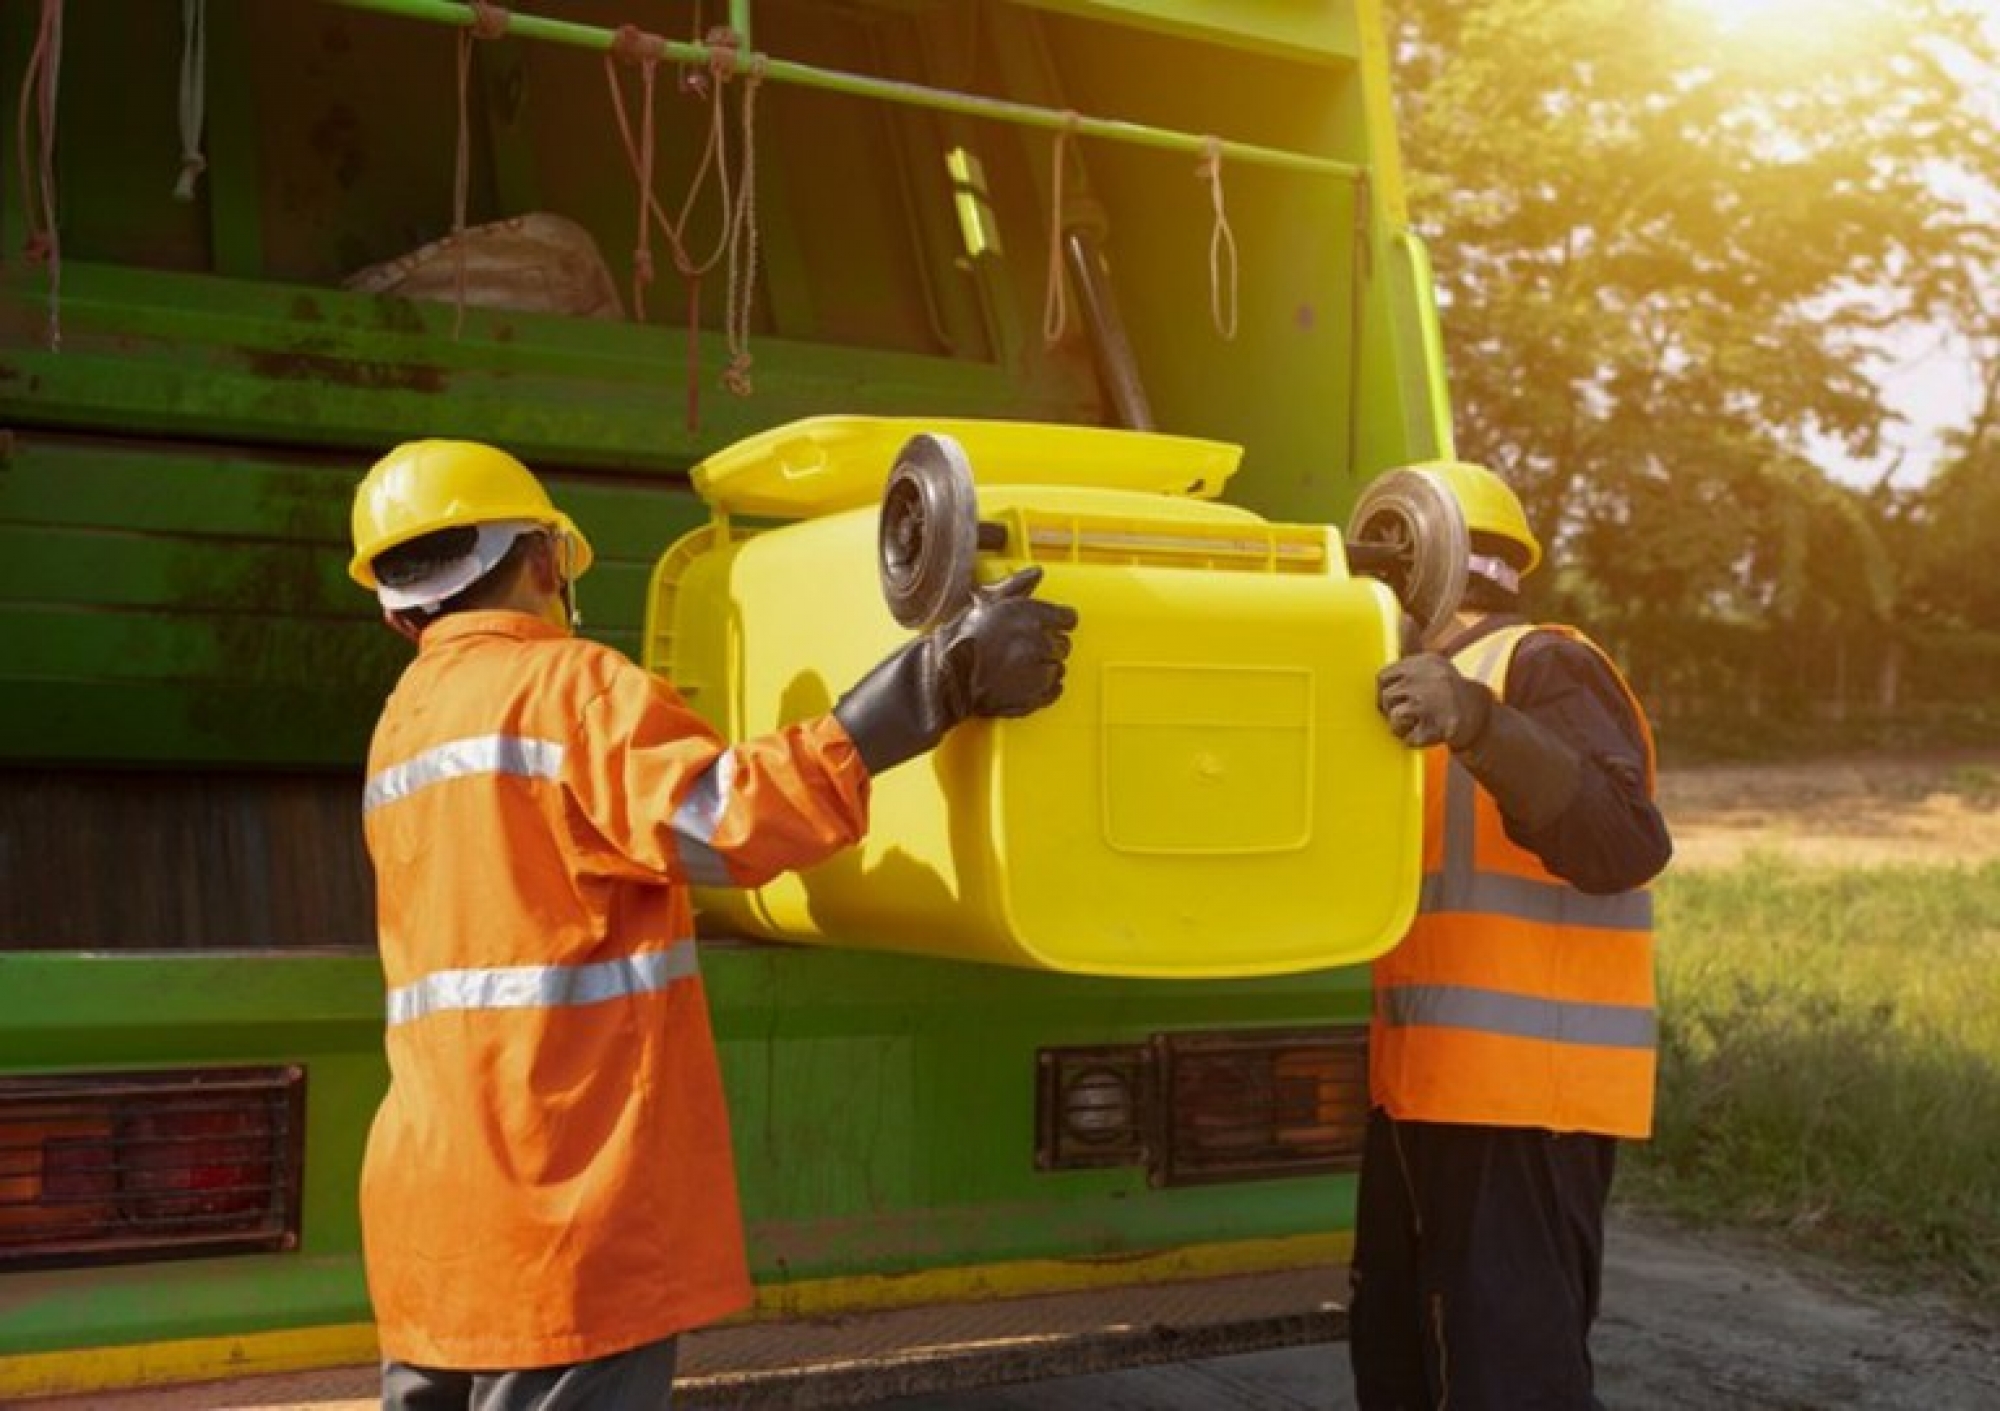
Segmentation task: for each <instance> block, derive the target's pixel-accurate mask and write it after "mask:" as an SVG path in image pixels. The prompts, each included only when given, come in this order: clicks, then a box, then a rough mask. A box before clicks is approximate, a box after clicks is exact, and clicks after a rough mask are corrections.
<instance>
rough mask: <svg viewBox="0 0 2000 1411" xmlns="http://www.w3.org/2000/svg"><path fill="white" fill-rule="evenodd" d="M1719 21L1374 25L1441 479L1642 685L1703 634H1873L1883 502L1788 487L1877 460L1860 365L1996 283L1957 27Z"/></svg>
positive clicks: (1850, 3) (1983, 67) (1991, 143)
mask: <svg viewBox="0 0 2000 1411" xmlns="http://www.w3.org/2000/svg"><path fill="white" fill-rule="evenodd" d="M1722 8H1723V7H1720V6H1717V5H1713V4H1709V5H1704V4H1699V3H1695V0H1483V3H1468V0H1399V3H1395V4H1394V7H1393V11H1392V35H1393V40H1394V44H1395V51H1396V56H1397V62H1398V66H1399V70H1400V74H1399V77H1400V80H1401V82H1400V84H1399V89H1400V91H1401V93H1402V94H1403V110H1402V113H1401V126H1402V131H1403V142H1404V147H1405V151H1406V154H1407V164H1408V166H1409V167H1410V170H1411V181H1410V204H1411V209H1412V214H1413V217H1414V219H1415V220H1416V223H1417V224H1418V227H1419V228H1420V230H1422V231H1423V232H1424V233H1425V234H1426V236H1427V238H1428V239H1429V241H1430V243H1431V245H1432V248H1433V256H1434V260H1433V263H1434V266H1435V268H1436V270H1437V274H1438V281H1439V299H1440V307H1441V313H1442V320H1443V324H1444V335H1445V347H1446V356H1447V364H1448V367H1449V370H1450V376H1451V381H1452V386H1453V400H1454V406H1455V414H1456V427H1457V437H1458V443H1459V450H1460V452H1461V454H1464V455H1466V456H1468V457H1469V458H1472V459H1478V460H1483V461H1485V462H1486V463H1488V464H1491V465H1493V466H1494V467H1495V468H1496V469H1498V470H1500V471H1501V472H1502V473H1503V474H1505V475H1507V476H1508V477H1509V479H1510V480H1511V481H1512V482H1513V483H1514V485H1515V486H1516V488H1517V489H1519V490H1520V491H1521V493H1522V496H1523V499H1524V500H1525V501H1526V502H1527V505H1528V509H1529V513H1530V515H1531V516H1532V517H1533V518H1534V520H1535V521H1536V523H1537V524H1538V525H1540V526H1542V527H1543V529H1544V531H1545V532H1546V533H1547V535H1548V537H1550V538H1551V539H1552V540H1554V541H1555V543H1556V544H1557V546H1558V550H1559V553H1558V558H1559V560H1561V561H1562V562H1564V563H1566V564H1567V566H1568V567H1567V572H1566V573H1565V574H1564V575H1563V576H1562V577H1560V578H1559V579H1558V580H1557V581H1556V583H1555V589H1556V593H1557V596H1558V597H1560V598H1561V599H1562V600H1563V601H1562V603H1561V604H1559V606H1562V607H1564V608H1572V607H1574V608H1579V609H1585V608H1587V609H1588V611H1589V613H1590V614H1591V616H1590V617H1589V620H1590V621H1591V622H1592V625H1593V626H1596V627H1598V628H1599V629H1600V630H1602V631H1605V632H1607V633H1609V634H1611V635H1614V636H1620V637H1622V638H1623V641H1622V642H1621V646H1623V647H1624V649H1625V650H1627V651H1628V652H1629V653H1631V654H1632V655H1633V656H1634V658H1635V660H1636V662H1637V663H1638V664H1639V667H1640V670H1641V671H1642V672H1643V670H1644V669H1645V667H1646V665H1647V663H1649V662H1650V663H1651V664H1652V666H1653V669H1654V670H1655V671H1657V672H1664V671H1665V670H1666V666H1665V663H1667V662H1669V661H1671V660H1673V659H1674V658H1675V657H1676V656H1678V655H1681V654H1684V653H1686V652H1687V651H1688V650H1690V647H1691V643H1690V641H1689V637H1690V634H1691V633H1696V632H1698V631H1699V630H1701V629H1702V628H1704V627H1706V626H1716V625H1720V626H1722V627H1732V626H1733V627H1735V628H1746V627H1755V626H1758V625H1762V626H1764V627H1766V628H1771V627H1782V628H1783V629H1784V634H1783V635H1784V637H1785V640H1787V641H1789V642H1792V643H1794V644H1795V645H1797V646H1799V647H1800V649H1802V650H1813V649H1815V648H1818V649H1824V648H1826V647H1827V646H1828V644H1829V643H1833V642H1838V643H1842V644H1844V643H1845V642H1846V641H1847V640H1848V639H1849V638H1853V637H1857V636H1861V635H1866V634H1870V633H1873V634H1876V635H1880V634H1881V631H1882V628H1883V626H1884V625H1885V624H1886V623H1888V622H1889V621H1890V620H1891V618H1892V616H1893V614H1894V613H1895V611H1896V595H1897V592H1898V585H1899V582H1900V578H1901V576H1900V575H1899V573H1898V572H1896V571H1895V567H1894V565H1892V564H1891V562H1890V560H1889V555H1888V544H1889V539H1888V537H1887V534H1888V525H1887V522H1886V519H1885V516H1886V514H1887V511H1888V507H1889V506H1890V504H1891V502H1892V501H1893V500H1894V498H1895V497H1894V496H1893V495H1892V494H1891V493H1889V492H1888V490H1887V487H1886V486H1884V487H1877V490H1876V491H1874V492H1863V491H1859V490H1853V489H1850V488H1848V487H1845V486H1842V485H1838V484H1835V483H1833V482H1832V481H1831V480H1830V479H1829V477H1828V476H1827V475H1826V474H1825V472H1824V471H1823V470H1822V469H1820V468H1819V464H1818V462H1819V461H1821V460H1824V459H1825V458H1826V457H1825V453H1824V447H1826V446H1827V445H1828V444H1832V445H1837V446H1840V447H1843V448H1845V449H1846V450H1847V451H1848V452H1849V453H1851V454H1855V455H1863V456H1865V455H1869V454H1872V453H1873V452H1874V451H1875V449H1876V448H1877V446H1878V444H1879V442H1880V438H1881V435H1882V432H1883V430H1884V428H1885V426H1886V425H1887V424H1889V422H1890V420H1891V418H1892V417H1893V416H1894V413H1893V411H1892V410H1891V409H1890V408H1889V407H1888V406H1887V405H1886V404H1885V402H1884V400H1883V396H1882V393H1881V391H1880V389H1879V388H1878V387H1877V386H1876V384H1875V383H1874V382H1873V381H1872V380H1871V378H1870V375H1869V371H1870V365H1871V362H1873V361H1874V360H1876V359H1877V358H1880V357H1883V356H1885V354H1886V349H1887V346H1888V340H1889V339H1890V337H1891V335H1892V334H1893V333H1894V332H1895V331H1896V330H1897V329H1898V328H1899V327H1903V326H1905V325H1907V324H1909V323H1910V322H1912V321H1917V320H1923V321H1929V322H1941V323H1946V324H1955V323H1957V322H1958V321H1962V320H1963V319H1965V318H1966V317H1967V316H1968V314H1969V311H1971V310H1974V309H1977V308H1979V307H1980V306H1981V300H1980V295H1979V291H1980V289H1981V288H1982V287H1992V285H1991V283H1990V279H1991V275H1990V271H1992V270H1994V269H1995V268H2000V240H1996V236H1995V232H1994V230H1993V228H1992V220H1991V217H1990V215H1988V214H1987V213H1986V211H1990V210H1992V209H1996V208H2000V207H1996V206H1995V205H1994V204H1992V203H1993V188H1992V185H1991V179H1992V175H1993V174H1994V173H1995V172H2000V122H1996V121H1995V116H1994V114H1993V113H1991V112H1988V111H1984V110H1983V109H1982V102H1981V99H1982V95H1983V94H1984V93H1985V92H1987V91H1988V88H1987V87H1986V86H1988V85H1991V84H1992V83H1993V75H1994V74H1995V72H1996V63H1995V60H1996V54H1995V47H1994V36H1993V33H1992V31H1991V29H1990V28H1989V27H1988V26H1989V21H1988V20H1987V18H1986V17H1985V16H1984V13H1983V12H1984V10H1985V8H1986V7H1985V6H1984V5H1981V4H1979V3H1977V0H1819V3H1818V4H1816V5H1814V6H1813V7H1811V8H1810V9H1807V8H1806V7H1804V6H1802V5H1800V6H1795V7H1792V13H1790V14H1789V15H1786V14H1785V13H1783V11H1784V10H1785V9H1786V6H1784V5H1783V4H1782V3H1776V2H1775V0H1767V3H1766V4H1765V5H1764V6H1763V7H1761V10H1758V8H1757V7H1751V6H1745V7H1742V8H1743V9H1744V10H1752V11H1755V12H1757V13H1762V14H1764V15H1765V16H1766V18H1767V19H1768V20H1769V21H1770V22H1771V23H1772V24H1774V25H1781V26H1782V27H1781V28H1779V29H1774V30H1771V31H1769V32H1765V31H1760V30H1759V29H1758V27H1757V21H1755V20H1754V19H1745V20H1742V21H1741V22H1740V23H1739V24H1738V25H1736V26H1735V27H1734V28H1730V27H1728V26H1727V24H1726V23H1725V21H1723V20H1719V19H1718V18H1717V15H1718V13H1720V11H1721V9H1722ZM1982 203H1987V204H1986V211H1982V209H1981V207H1982ZM1840 650H1842V651H1844V650H1845V648H1844V645H1843V646H1842V647H1841V648H1840ZM1753 655H1757V654H1753ZM1761 658H1762V659H1763V660H1766V661H1769V660H1771V659H1772V658H1771V654H1770V653H1768V652H1766V653H1763V654H1761ZM1794 679H1796V677H1794Z"/></svg>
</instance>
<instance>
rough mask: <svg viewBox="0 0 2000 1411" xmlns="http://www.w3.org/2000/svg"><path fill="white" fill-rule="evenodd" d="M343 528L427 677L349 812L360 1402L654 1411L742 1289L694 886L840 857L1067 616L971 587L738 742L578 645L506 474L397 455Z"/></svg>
mask: <svg viewBox="0 0 2000 1411" xmlns="http://www.w3.org/2000/svg"><path fill="white" fill-rule="evenodd" d="M353 530H354V557H353V561H352V563H351V564H350V569H349V571H350V573H351V575H352V577H353V578H354V579H355V580H356V581H357V582H358V583H360V584H361V585H362V586H363V587H366V588H369V589H371V590H373V591H374V593H375V594H376V596H377V598H378V599H379V601H380V604H381V607H382V611H383V614H384V617H385V618H386V620H387V621H388V623H389V625H391V626H392V627H394V628H395V629H396V630H397V631H399V632H401V633H402V634H403V635H405V636H407V637H409V638H410V639H411V640H413V641H414V642H415V644H416V648H417V650H416V656H415V658H414V660H412V661H411V663H410V664H409V666H408V668H407V669H406V670H405V671H404V673H403V675H402V678H401V679H400V680H399V681H398V682H397V684H396V687H395V690H394V692H393V694H392V695H391V696H390V698H389V700H388V702H387V704H386V705H385V707H384V709H383V711H382V716H381V719H380V721H379V723H378V724H377V726H376V730H375V735H374V739H373V742H372V745H371V747H370V750H369V760H368V776H367V785H366V790H365V794H364V801H363V809H364V827H365V830H366V834H367V842H368V852H369V856H370V859H371V860H372V862H373V863H374V867H375V872H376V887H377V921H378V929H379V933H380V940H381V952H382V967H383V971H384V976H385V979H386V982H387V1030H386V1047H387V1052H388V1060H389V1072H390V1085H389V1089H388V1092H387V1094H386V1096H385V1098H384V1100H383V1102H382V1105H381V1108H380V1111H379V1112H378V1114H377V1116H376V1119H375V1123H374V1126H373V1129H372V1131H371V1132H370V1135H369V1140H368V1149H367V1155H366V1160H365V1164H364V1168H363V1173H362V1191H361V1207H362V1208H361V1213H362V1228H363V1244H364V1251H365V1256H366V1266H367V1275H368V1288H369V1294H370V1297H371V1300H372V1302H373V1304H374V1310H375V1316H376V1323H377V1328H378V1334H379V1338H380V1343H381V1350H382V1356H383V1404H384V1406H385V1407H390V1408H398V1407H406V1408H417V1407H424V1408H431V1407H460V1408H466V1407H471V1408H478V1411H525V1408H547V1409H548V1411H553V1408H556V1407H577V1406H586V1405H587V1406H590V1407H592V1408H600V1407H601V1408H606V1409H607V1411H625V1408H640V1407H644V1408H660V1407H665V1406H667V1405H669V1399H670V1395H671V1386H672V1381H673V1369H674V1362H675V1352H676V1346H677V1343H676V1338H677V1335H678V1334H679V1333H681V1332H682V1331H684V1330H686V1329H690V1328H693V1327H696V1326H698V1325H701V1324H704V1323H708V1322H710V1321H712V1320H714V1319H717V1318H721V1317H723V1316H725V1315H727V1314H730V1313H733V1312H735V1311H737V1310H738V1309H741V1308H743V1307H744V1306H745V1305H746V1304H748V1303H749V1301H750V1293H751V1290H750V1280H749V1275H748V1271H747V1266H746V1262H745V1258H744V1246H743V1233H742V1222H741V1218H740V1215H739V1211H738V1206H737V1194H736V1178H735V1170H734V1166H733V1162H732V1156H731V1149H730V1135H729V1125H728V1119H727V1114H726V1112H725V1110H724V1105H723V1092H722V1086H721V1082H720V1077H719V1074H718V1069H717V1062H716V1054H715V1049H714V1042H713V1039H712V1036H711V1033H710V1029H709V1018H708V1009H707V1000H706V998H705V995H704V993H703V989H702V979H701V970H700V963H699V960H698V958H697V954H696V949H695V942H694V920H693V915H692V911H691V908H690V901H689V887H690V886H691V885H693V884H703V885H710V886H732V885H733V886H746V887H747V886H756V885H758V884H760V883H762V882H764V881H767V880H769V879H770V878H771V877H773V876H774V875H776V874H778V873H780V872H782V871H785V870H788V869H794V868H799V867H804V866H807V865H809V864H812V863H815V862H818V861H819V860H821V859H822V858H825V857H827V856H828V855H830V854H832V853H834V852H837V851H838V850H840V849H842V848H845V847H847V846H849V845H850V844H852V843H854V842H855V841H856V840H858V839H859V838H860V837H861V836H862V834H863V831H864V830H865V828H866V825H867V820H868V799H869V781H870V779H871V778H872V777H873V776H875V775H877V774H880V773H881V772H882V771H883V770H886V769H889V768H892V767H893V766H895V765H897V764H899V763H902V762H903V761H905V760H908V759H911V758H914V757H915V756H917V755H919V754H921V753H923V752H924V751H926V750H928V749H930V748H932V747H933V746H935V745H936V744H937V743H938V742H939V741H940V740H941V739H942V738H943V736H944V735H945V733H946V732H947V731H949V730H950V729H951V728H953V726H955V725H956V724H958V723H959V722H960V721H962V720H965V719H968V718H971V717H979V716H1015V715H1024V714H1027V713H1028V712H1030V711H1034V710H1037V709H1039V708H1041V707H1043V706H1045V705H1047V704H1049V703H1050V702H1052V701H1053V700H1055V699H1056V697H1057V695H1058V694H1059V693H1060V691H1061V689H1062V678H1063V659H1064V657H1065V656H1066V655H1067V653H1068V649H1069V632H1070V629H1071V628H1073V627H1074V626H1075V623H1076V615H1075V613H1074V612H1073V611H1071V610H1070V609H1069V608H1067V607H1063V606H1060V605H1057V604H1054V603H1048V602H1044V601H1040V600H1038V599H1036V598H1034V597H1032V596H1031V594H1032V591H1033V589H1034V587H1035V584H1036V581H1037V578H1038V576H1039V570H1033V569H1031V570H1027V571H1024V572H1023V573H1020V574H1016V575H1015V576H1014V577H1013V578H1011V579H1009V580H1007V581H1006V582H1004V583H1002V584H999V585H995V586H992V587H981V588H978V589H976V590H975V591H974V595H973V599H972V601H971V602H970V603H969V604H968V605H967V606H965V607H964V608H962V609H961V610H960V611H959V612H958V614H957V615H956V616H955V617H953V618H951V619H950V620H948V621H947V622H945V623H944V624H942V625H941V626H939V627H937V628H935V629H933V630H932V631H931V632H929V633H927V634H925V635H923V636H920V637H918V638H916V639H914V640H913V641H911V642H910V643H908V644H907V645H905V646H904V647H902V648H900V649H898V650H897V651H896V652H895V653H893V654H892V655H891V656H890V657H889V658H887V659H886V660H885V661H884V662H883V663H882V664H881V665H880V666H878V667H877V668H876V669H875V670H874V671H872V672H871V673H869V674H868V675H867V676H866V677H865V678H864V679H863V680H862V681H861V682H860V683H859V684H857V685H856V686H855V687H853V689H851V690H850V691H848V692H847V693H846V694H845V695H843V696H842V697H841V698H840V699H839V700H838V701H837V702H836V703H835V704H834V706H833V708H832V710H831V711H830V712H829V713H827V714H825V715H822V716H819V717H816V718H813V719H809V720H805V721H801V722H799V723H797V724H794V725H790V726H787V727H785V728H784V729H782V730H779V731H775V732H773V733H771V734H769V735H766V736H763V737H761V738H758V739H754V740H749V741H746V742H743V743H738V744H734V745H731V744H729V743H728V742H726V741H724V740H722V739H721V738H719V737H718V736H717V735H716V733H715V731H714V730H712V729H711V728H710V727H709V726H708V725H707V724H706V723H704V722H703V721H702V720H701V718H700V717H698V716H697V715H695V714H694V712H693V711H692V710H690V709H689V708H688V706H687V705H686V704H685V703H684V702H683V701H682V700H681V699H680V697H679V696H678V695H677V694H676V693H675V691H674V690H673V689H672V688H671V687H670V686H669V685H667V684H666V683H664V682H662V681H660V680H658V679H656V678H655V677H653V676H652V675H650V674H649V673H647V672H645V671H643V670H641V669H640V668H639V667H637V666H635V665H633V664H632V663H631V662H630V661H629V660H627V659H626V658H625V657H623V656H621V655H619V654H618V653H617V652H615V651H613V650H612V649H610V648H608V647H604V646H600V645H597V644H595V643H592V642H589V641H586V640H583V639H581V638H578V637H576V636H574V635H573V628H574V625H575V613H574V596H573V594H574V587H573V585H574V583H575V580H576V579H577V578H579V577H580V576H581V575H582V574H583V573H584V572H585V571H586V570H588V569H589V567H590V563H591V549H590V544H589V543H588V542H587V541H586V540H585V538H584V536H583V535H582V534H581V533H579V532H578V530H577V527H576V525H575V524H574V523H573V522H572V521H571V520H570V518H569V516H567V515H566V514H564V513H563V512H562V511H560V510H558V509H557V508H556V507H555V506H554V504H552V503H551V501H550V500H549V497H548V495H547V493H546V492H545V490H544V489H543V487H542V485H541V484H540V482H539V481H537V479H536V478H535V476H534V475H533V474H532V473H530V472H529V470H528V469H527V468H526V467H525V466H523V465H522V464H521V463H520V462H519V461H518V460H516V459H515V458H514V457H512V456H510V455H508V454H506V453H505V452H503V451H501V450H498V449H496V448H494V447H491V446H485V445H480V444H476V443H471V442H462V441H437V440H433V441H419V442H413V443H410V444H406V445H403V446H399V447H397V448H396V449H395V450H393V451H391V452H390V453H389V454H388V455H387V456H385V457H384V458H383V459H382V460H381V461H379V462H378V463H377V464H376V465H375V466H374V468H373V469H371V470H370V471H369V472H368V474H367V476H366V477H365V478H364V479H363V480H362V482H361V484H360V486H359V488H358V490H357V492H356V495H355V500H354V507H353Z"/></svg>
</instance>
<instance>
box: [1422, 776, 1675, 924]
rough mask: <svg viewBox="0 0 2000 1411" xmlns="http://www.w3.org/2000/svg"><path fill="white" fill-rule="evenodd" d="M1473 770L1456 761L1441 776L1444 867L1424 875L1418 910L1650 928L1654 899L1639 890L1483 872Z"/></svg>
mask: <svg viewBox="0 0 2000 1411" xmlns="http://www.w3.org/2000/svg"><path fill="white" fill-rule="evenodd" d="M1476 788H1477V785H1476V784H1475V782H1474V780H1473V778H1472V771H1471V770H1469V769H1467V768H1466V767H1465V766H1464V765H1462V764H1460V763H1459V762H1458V761H1457V760H1456V759H1453V760H1450V761H1449V762H1447V763H1446V765H1445V771H1444V865H1443V867H1442V869H1441V870H1440V871H1437V872H1429V873H1426V874H1425V875H1424V880H1423V888H1422V890H1421V891H1420V892H1419V893H1418V896H1417V909H1418V911H1419V912H1421V913H1422V914H1424V915H1426V916H1430V915H1436V914H1439V913H1446V912H1458V913H1472V914H1477V915H1482V916H1511V917H1514V918H1515V919H1517V920H1521V921H1539V922H1543V923H1545V924H1547V925H1551V926H1588V927H1591V928H1593V929H1596V930H1600V931H1650V930H1652V929H1653V894H1652V893H1651V892H1650V891H1645V890H1640V891H1632V892H1612V893H1609V894H1607V895H1593V894H1591V893H1589V892H1579V891H1578V890H1577V889H1576V888H1574V887H1571V886H1567V885H1565V884H1564V883H1561V882H1544V881H1540V880H1538V879H1536V878H1533V877H1516V876H1513V875H1511V874H1508V873H1504V872H1481V871H1480V870H1479V869H1478V868H1477V867H1476V866H1475V865H1474V864H1473V860H1472V854H1473V848H1474V845H1475V839H1476V835H1477V825H1476V823H1475V821H1474V811H1475V810H1474V791H1475V789H1476Z"/></svg>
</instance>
